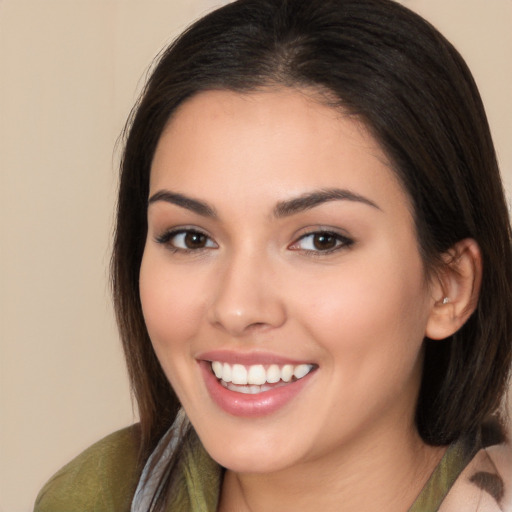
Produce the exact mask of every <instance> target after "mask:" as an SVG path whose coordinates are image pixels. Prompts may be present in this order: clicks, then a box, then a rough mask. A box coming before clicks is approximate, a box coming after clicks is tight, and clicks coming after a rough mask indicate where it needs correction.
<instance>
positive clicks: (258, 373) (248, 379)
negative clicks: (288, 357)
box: [211, 361, 313, 393]
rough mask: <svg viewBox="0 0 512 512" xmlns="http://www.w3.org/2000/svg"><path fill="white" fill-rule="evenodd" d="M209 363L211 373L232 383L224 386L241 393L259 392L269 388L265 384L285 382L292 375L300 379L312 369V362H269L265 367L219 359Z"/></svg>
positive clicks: (289, 379) (227, 382) (221, 379)
mask: <svg viewBox="0 0 512 512" xmlns="http://www.w3.org/2000/svg"><path fill="white" fill-rule="evenodd" d="M211 365H212V371H213V373H214V374H215V376H216V377H217V378H218V379H219V380H220V381H221V383H224V384H229V383H232V385H230V386H226V387H228V388H229V389H232V390H233V391H239V392H241V393H260V392H262V391H266V390H267V389H270V388H268V386H266V385H265V384H277V383H278V382H279V381H282V382H283V383H286V382H290V381H291V380H292V379H293V378H294V377H295V379H302V378H303V377H305V376H306V375H307V374H308V373H309V372H310V371H311V370H312V369H313V365H312V364H299V365H296V366H294V365H292V364H285V365H283V366H281V367H280V366H279V365H277V364H271V365H270V366H268V367H267V369H265V367H264V366H263V365H262V364H253V365H250V366H247V367H246V366H244V365H242V364H234V365H231V364H229V363H221V362H220V361H212V362H211ZM242 386H245V387H244V388H243V389H244V390H243V391H242V390H241V389H242ZM234 388H236V389H234ZM262 388H265V389H262Z"/></svg>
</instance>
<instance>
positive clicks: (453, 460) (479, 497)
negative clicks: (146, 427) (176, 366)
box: [34, 426, 512, 512]
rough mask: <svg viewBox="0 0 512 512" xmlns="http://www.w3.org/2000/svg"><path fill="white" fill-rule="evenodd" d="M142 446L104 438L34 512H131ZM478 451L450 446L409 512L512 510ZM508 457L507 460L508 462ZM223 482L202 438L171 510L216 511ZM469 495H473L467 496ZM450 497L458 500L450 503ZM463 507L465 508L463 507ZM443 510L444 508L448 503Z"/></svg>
mask: <svg viewBox="0 0 512 512" xmlns="http://www.w3.org/2000/svg"><path fill="white" fill-rule="evenodd" d="M138 446H139V436H138V427H137V426H132V427H129V428H127V429H124V430H121V431H119V432H116V433H114V434H111V435H110V436H108V437H106V438H104V439H102V440H101V441H99V442H98V443H96V444H95V445H93V446H91V447H90V448H89V449H87V450H86V451H85V452H83V453H82V454H81V455H79V456H78V457H77V458H75V459H74V460H72V461H71V462H70V463H69V464H67V465H66V466H64V467H63V468H62V469H61V470H60V471H59V472H58V473H56V474H55V475H54V476H53V477H52V478H51V479H50V480H49V482H48V483H47V484H46V485H45V486H44V488H43V489H42V490H41V492H40V493H39V496H38V497H37V500H36V503H35V508H34V511H35V512H130V507H131V501H132V498H133V495H134V493H135V489H136V487H137V484H138V480H139V478H140V470H139V469H137V450H138ZM499 446H502V447H503V449H502V451H501V452H500V455H499V456H498V460H502V461H503V460H505V462H506V464H510V463H511V461H512V456H511V455H512V451H511V450H510V446H509V445H499ZM478 449H479V443H478V442H477V441H475V440H473V441H468V439H462V440H460V441H458V442H456V443H454V444H453V445H451V446H450V447H449V448H448V450H447V451H446V454H445V455H444V457H443V459H442V460H441V462H440V463H439V465H438V466H437V468H436V469H435V471H434V472H433V474H432V476H431V477H430V479H429V481H428V482H427V484H426V485H425V487H424V489H423V490H422V492H421V493H420V495H419V496H418V498H417V499H416V501H415V503H414V504H413V505H412V507H411V508H410V511H409V512H434V511H437V510H438V509H439V507H440V506H441V504H442V502H444V500H445V497H446V496H447V495H448V493H450V496H449V499H447V500H446V501H447V502H449V503H450V507H448V508H446V510H450V511H452V510H454V511H456V512H459V511H460V510H464V511H467V510H471V511H485V512H487V511H492V512H493V511H494V510H496V511H507V512H508V511H511V512H512V505H511V504H510V503H509V499H510V493H509V491H510V489H508V487H509V485H510V482H508V481H507V480H505V482H506V487H507V489H508V490H507V489H505V488H504V486H503V479H502V478H501V477H499V475H496V474H494V475H493V474H492V473H493V472H494V469H492V468H493V467H494V468H496V466H495V465H494V462H493V461H492V460H491V459H489V457H488V456H487V449H482V450H480V452H479V455H478V456H475V454H476V452H477V451H478ZM481 453H485V454H486V456H485V460H486V461H487V463H488V462H489V460H491V465H490V466H489V467H487V466H485V468H487V469H486V471H483V470H482V468H483V469H485V468H484V466H481V467H480V468H479V466H478V465H476V466H475V461H478V460H479V456H480V455H481ZM504 453H505V454H506V456H505V458H503V454H504ZM499 457H501V458H502V459H499ZM480 458H481V457H480ZM507 467H510V466H507ZM465 468H466V469H465ZM468 468H469V469H470V470H471V475H468V478H466V477H464V480H465V481H467V482H470V483H471V486H472V488H475V489H476V491H477V492H476V494H474V495H473V494H471V492H469V493H468V492H467V491H466V490H465V489H466V488H465V487H464V486H462V485H459V483H458V481H460V480H462V477H461V473H462V472H464V475H465V474H466V473H467V470H468ZM489 468H490V469H489ZM479 469H480V470H479ZM478 475H484V477H481V478H475V477H477V476H478ZM485 475H487V477H485ZM489 475H490V477H492V476H494V477H496V478H495V483H497V484H498V485H497V487H496V486H494V489H497V490H495V491H493V490H492V489H491V488H490V487H489V482H490V480H492V478H491V479H490V480H489ZM507 475H508V473H507ZM508 476H510V475H508ZM508 476H507V478H508ZM459 477H460V478H459ZM500 482H501V484H500ZM221 483H222V468H220V467H219V466H218V465H217V464H216V463H215V462H214V461H213V460H212V459H211V458H210V457H209V455H208V454H207V453H206V451H205V450H204V448H203V447H202V445H201V443H200V442H199V440H197V442H196V443H195V444H194V445H193V446H192V448H191V449H190V450H189V451H188V453H186V456H185V458H184V461H183V463H182V471H181V481H180V482H179V485H178V487H177V488H178V492H177V493H176V495H175V496H174V497H173V500H172V503H171V505H170V507H169V512H170V511H172V512H215V511H216V509H217V503H218V499H219V491H220V487H221ZM491 483H492V482H491ZM454 484H456V485H454ZM500 485H501V487H500ZM457 489H459V490H460V489H462V490H463V491H462V495H463V499H462V500H461V501H460V502H459V501H458V500H459V494H460V492H459V493H457ZM507 493H508V494H507ZM470 495H471V496H472V497H471V498H468V496H470ZM489 497H491V498H492V499H489ZM450 498H453V499H451V500H450ZM454 499H455V500H456V505H455V506H454V507H452V506H451V503H452V502H453V500H454ZM468 499H470V500H471V503H469V505H470V508H468V501H467V500H468ZM486 500H487V501H486ZM503 500H505V501H506V503H505V502H504V501H503ZM487 502H489V503H491V505H490V506H489V507H487V506H484V507H482V506H481V504H482V503H487ZM460 505H463V507H462V508H461V507H460ZM509 507H510V508H509ZM441 510H445V504H444V503H443V506H442V507H441Z"/></svg>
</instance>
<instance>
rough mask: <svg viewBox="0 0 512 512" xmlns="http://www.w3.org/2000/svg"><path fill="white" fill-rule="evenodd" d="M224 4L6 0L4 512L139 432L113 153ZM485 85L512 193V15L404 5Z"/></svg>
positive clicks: (473, 0)
mask: <svg viewBox="0 0 512 512" xmlns="http://www.w3.org/2000/svg"><path fill="white" fill-rule="evenodd" d="M220 3H222V2H219V1H215V0H209V1H207V0H165V1H164V0H45V1H41V0H0V512H7V511H8V512H22V511H28V510H31V507H32V503H33V500H34V498H35V495H36V493H37V490H38V489H39V488H40V487H41V485H42V484H43V483H44V481H45V480H46V479H47V478H48V477H49V476H50V475H51V474H52V473H53V472H54V471H55V470H57V469H58V468H59V467H60V466H61V465H63V464H64V463H65V462H66V461H67V460H69V459H70V458H71V457H72V456H74V455H75V454H76V453H78V452H79V451H80V450H82V449H84V448H85V447H86V446H87V445H89V444H90V443H92V442H93V441H95V440H96V439H98V438H100V437H101V436H104V435H106V434H107V433H109V432H111V431H113V430H115V429H118V428H121V427H123V426H125V425H127V424H130V423H131V422H133V421H134V420H135V417H134V413H133V412H132V408H131V403H130V396H129V392H128V386H127V380H126V374H125V370H124V366H123V361H122V354H121V350H120V346H119V343H118V339H117V334H116V330H115V327H114V324H113V319H112V311H111V306H110V300H109V292H108V284H107V265H108V260H109V251H110V248H109V243H110V238H111V225H112V212H113V204H114V192H115V183H116V170H115V166H116V157H115V156H114V154H113V147H114V145H115V142H116V139H117V137H118V135H119V133H120V131H121V129H122V126H123V123H124V120H125V118H126V116H127V114H128V112H129V110H130V107H131V105H132V103H133V101H134V99H135V97H136V91H137V90H139V89H140V86H141V84H142V82H143V75H144V72H145V70H146V68H147V66H148V64H149V62H150V61H151V59H152V57H153V56H154V55H155V54H156V53H157V52H158V50H159V49H160V48H161V47H162V46H163V44H164V43H165V42H167V41H169V40H170V39H171V37H172V36H174V35H175V34H176V33H177V32H178V31H180V30H181V29H183V28H184V27H185V26H186V25H187V24H188V23H189V21H190V20H192V19H193V18H195V17H197V16H198V15H200V14H201V13H203V12H205V10H207V9H209V8H210V7H212V6H213V5H218V4H220ZM403 3H404V4H406V5H408V6H409V7H411V8H412V9H415V10H417V11H418V12H420V13H421V14H423V15H424V16H426V17H427V18H428V19H430V20H431V21H433V23H434V24H435V25H437V26H438V27H439V28H440V29H441V30H442V31H443V32H444V33H445V34H446V35H447V36H448V37H449V38H450V39H451V40H452V41H453V42H454V43H455V44H456V46H457V47H458V48H459V50H460V51H461V52H462V54H463V55H464V56H465V57H466V58H467V61H468V63H469V64H470V67H472V69H473V70H474V73H475V76H476V79H477V82H478V83H479V85H480V87H481V91H482V95H483V97H484V101H485V103H486V106H487V109H488V113H489V117H490V121H491V125H492V129H493V133H494V136H495V140H496V145H497V148H498V152H499V157H500V161H501V165H502V169H503V172H504V175H505V180H506V182H507V185H508V189H509V190H512V143H511V138H512V100H511V93H510V84H511V83H512V0H403Z"/></svg>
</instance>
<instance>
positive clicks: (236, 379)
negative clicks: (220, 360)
mask: <svg viewBox="0 0 512 512" xmlns="http://www.w3.org/2000/svg"><path fill="white" fill-rule="evenodd" d="M224 364H226V363H224ZM222 380H224V379H222ZM231 382H232V383H233V384H247V370H246V369H245V366H242V365H241V364H234V365H233V372H232V374H231Z"/></svg>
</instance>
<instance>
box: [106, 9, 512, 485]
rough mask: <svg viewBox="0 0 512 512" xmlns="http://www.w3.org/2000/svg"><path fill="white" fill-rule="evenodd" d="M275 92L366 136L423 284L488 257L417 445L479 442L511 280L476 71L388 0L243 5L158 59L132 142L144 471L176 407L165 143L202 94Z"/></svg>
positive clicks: (124, 172) (128, 153)
mask: <svg viewBox="0 0 512 512" xmlns="http://www.w3.org/2000/svg"><path fill="white" fill-rule="evenodd" d="M274 85H275V86H280V87H297V88H301V87H308V88H310V87H312V88H315V89H316V90H318V91H323V92H324V93H325V98H327V99H326V101H329V103H330V104H331V105H332V106H333V107H334V108H338V107H339V108H342V109H343V110H344V111H349V112H351V113H353V114H355V115H357V116H358V118H359V119H361V120H362V121H363V122H364V123H365V124H366V126H367V127H368V129H369V130H370V131H371V133H372V135H373V136H374V137H375V139H376V140H377V141H378V142H379V143H380V145H381V146H382V148H383V150H384V151H385V153H386V154H387V156H388V158H389V160H390V161H391V162H392V166H393V170H394V172H395V173H396V175H397V176H398V178H399V179H400V181H401V183H402V185H403V187H404V189H405V190H406V192H407V193H408V195H409V197H410V199H411V202H412V204H413V207H414V218H415V225H416V230H417V235H418V242H419V246H420V250H421V254H422V258H423V261H424V263H425V267H426V268H427V270H429V269H430V270H433V269H435V268H439V265H440V264H441V263H440V255H441V254H442V253H443V252H445V251H446V250H447V249H449V248H450V247H451V246H452V245H453V244H455V243H456V242H457V241H459V240H461V239H463V238H466V237H471V238H474V239H475V240H476V241H477V242H478V244H479V246H480V248H481V251H482V258H483V280H482V287H481V292H480V298H479V302H478V306H477V309H476V311H475V313H474V314H473V315H472V316H471V317H470V319H469V320H468V321H467V323H466V324H465V325H464V326H463V327H462V328H461V329H460V331H459V332H457V333H456V334H454V335H453V336H452V337H451V338H449V339H446V340H443V341H440V342H434V341H431V340H425V362H424V370H423V380H422V384H421V389H420V395H419V401H418V405H417V411H416V423H417V428H418V431H419V433H420V435H421V436H422V438H423V439H424V441H425V442H427V443H430V444H433V445H441V444H447V443H450V442H452V441H453V440H455V439H457V438H458V437H459V436H460V435H461V434H462V433H464V432H468V431H472V430H475V429H476V428H478V426H479V425H480V424H482V422H483V421H484V419H485V417H486V416H487V415H489V414H490V413H493V412H495V411H496V410H497V409H498V408H499V405H500V400H501V399H502V397H503V395H504V393H505V389H506V384H507V375H508V371H509V368H510V364H511V357H512V356H511V332H512V318H511V315H512V313H511V306H510V305H511V304H512V291H511V283H512V275H511V272H512V265H511V245H510V243H511V242H510V240H511V238H510V226H509V221H508V212H507V207H506V203H505V200H504V194H503V190H502V185H501V181H500V176H499V171H498V166H497V162H496V156H495V152H494V148H493V143H492V140H491V136H490V132H489V127H488V123H487V119H486V115H485V112H484V107H483V105H482V101H481V99H480V96H479V93H478V90H477V87H476V85H475V83H474V80H473V78H472V76H471V73H470V71H469V69H468V68H467V66H466V64H465V62H464V60H463V59H462V57H461V56H460V55H459V53H458V52H457V51H456V50H455V49H454V48H453V46H452V45H451V44H450V43H449V42H448V41H447V40H446V39H445V38H444V37H443V36H442V35H441V34H439V32H437V31H436V30H435V29H434V28H433V27H432V26H431V25H430V24H428V23H427V22H426V21H424V20H423V19H422V18H420V17H419V16H417V15H416V14H414V13H412V12H410V11H409V10H407V9H406V8H404V7H402V6H400V5H399V4H397V3H395V2H393V1H390V0H239V1H237V2H234V3H231V4H228V5H226V6H224V7H222V8H220V9H218V10H216V11H214V12H212V13H210V14H209V15H207V16H206V17H204V18H202V19H200V20H199V21H197V22H196V23H194V24H193V25H192V26H191V27H190V28H189V29H188V30H186V31H185V32H184V33H183V34H182V35H181V36H180V37H179V38H178V39H177V40H176V41H175V42H174V43H173V44H171V45H170V46H169V47H168V48H167V49H166V50H165V51H164V52H163V53H162V55H161V56H160V59H159V62H158V64H157V65H156V67H155V69H154V71H153V72H152V75H151V76H150V78H149V80H148V83H147V85H146V87H145V89H144V91H143V93H142V95H141V98H140V100H139V102H138V104H137V105H136V106H135V108H134V110H133V112H132V115H131V117H130V119H129V122H128V124H127V128H126V140H125V149H124V155H123V158H122V165H121V179H120V188H119V200H118V210H117V224H116V233H115V242H114V253H113V259H112V283H113V294H114V303H115V309H116V314H117V321H118V324H119V329H120V333H121V338H122V342H123V346H124V351H125V354H126V360H127V363H128V369H129V375H130V379H131V384H132V389H133V393H134V395H135V398H136V400H137V403H138V407H139V413H140V422H141V431H142V446H141V458H142V460H144V459H145V458H146V457H147V455H148V454H149V453H150V452H151V450H152V449H153V448H154V446H155V445H156V443H157V441H158V439H159V438H160V437H161V436H162V434H163V432H164V431H165V430H166V429H168V428H169V426H170V425H171V424H172V422H173V419H174V418H175V416H176V414H177V411H178V408H179V403H178V400H177V398H176V396H175V394H174V393H173V391H172V389H171V387H170V385H169V383H168V381H167V378H166V377H165V375H164V373H163V371H162V369H161V367H160V364H159V362H158V360H157V358H156V356H155V353H154V351H153V348H152V346H151V341H150V339H149V336H148V333H147V330H146V327H145V325H144V320H143V316H142V309H141V303H140V298H139V288H138V279H139V268H140V263H141V259H142V254H143V250H144V244H145V238H146V232H147V221H146V210H147V199H148V191H149V176H150V169H151V162H152V158H153V154H154V152H155V148H156V145H157V142H158V140H159V138H160V135H161V133H162V131H163V129H164V127H165V126H166V124H167V122H168V121H169V119H170V117H171V116H172V115H173V112H174V111H175V110H176V108H177V107H178V106H179V105H180V104H182V103H183V102H184V101H186V100H187V98H190V97H191V96H193V95H194V94H197V93H198V92H200V91H204V90H212V89H225V90H231V91H239V92H247V91H254V90H257V89H258V88H261V87H268V86H274ZM171 473H172V472H171ZM170 480H172V475H171V477H170Z"/></svg>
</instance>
